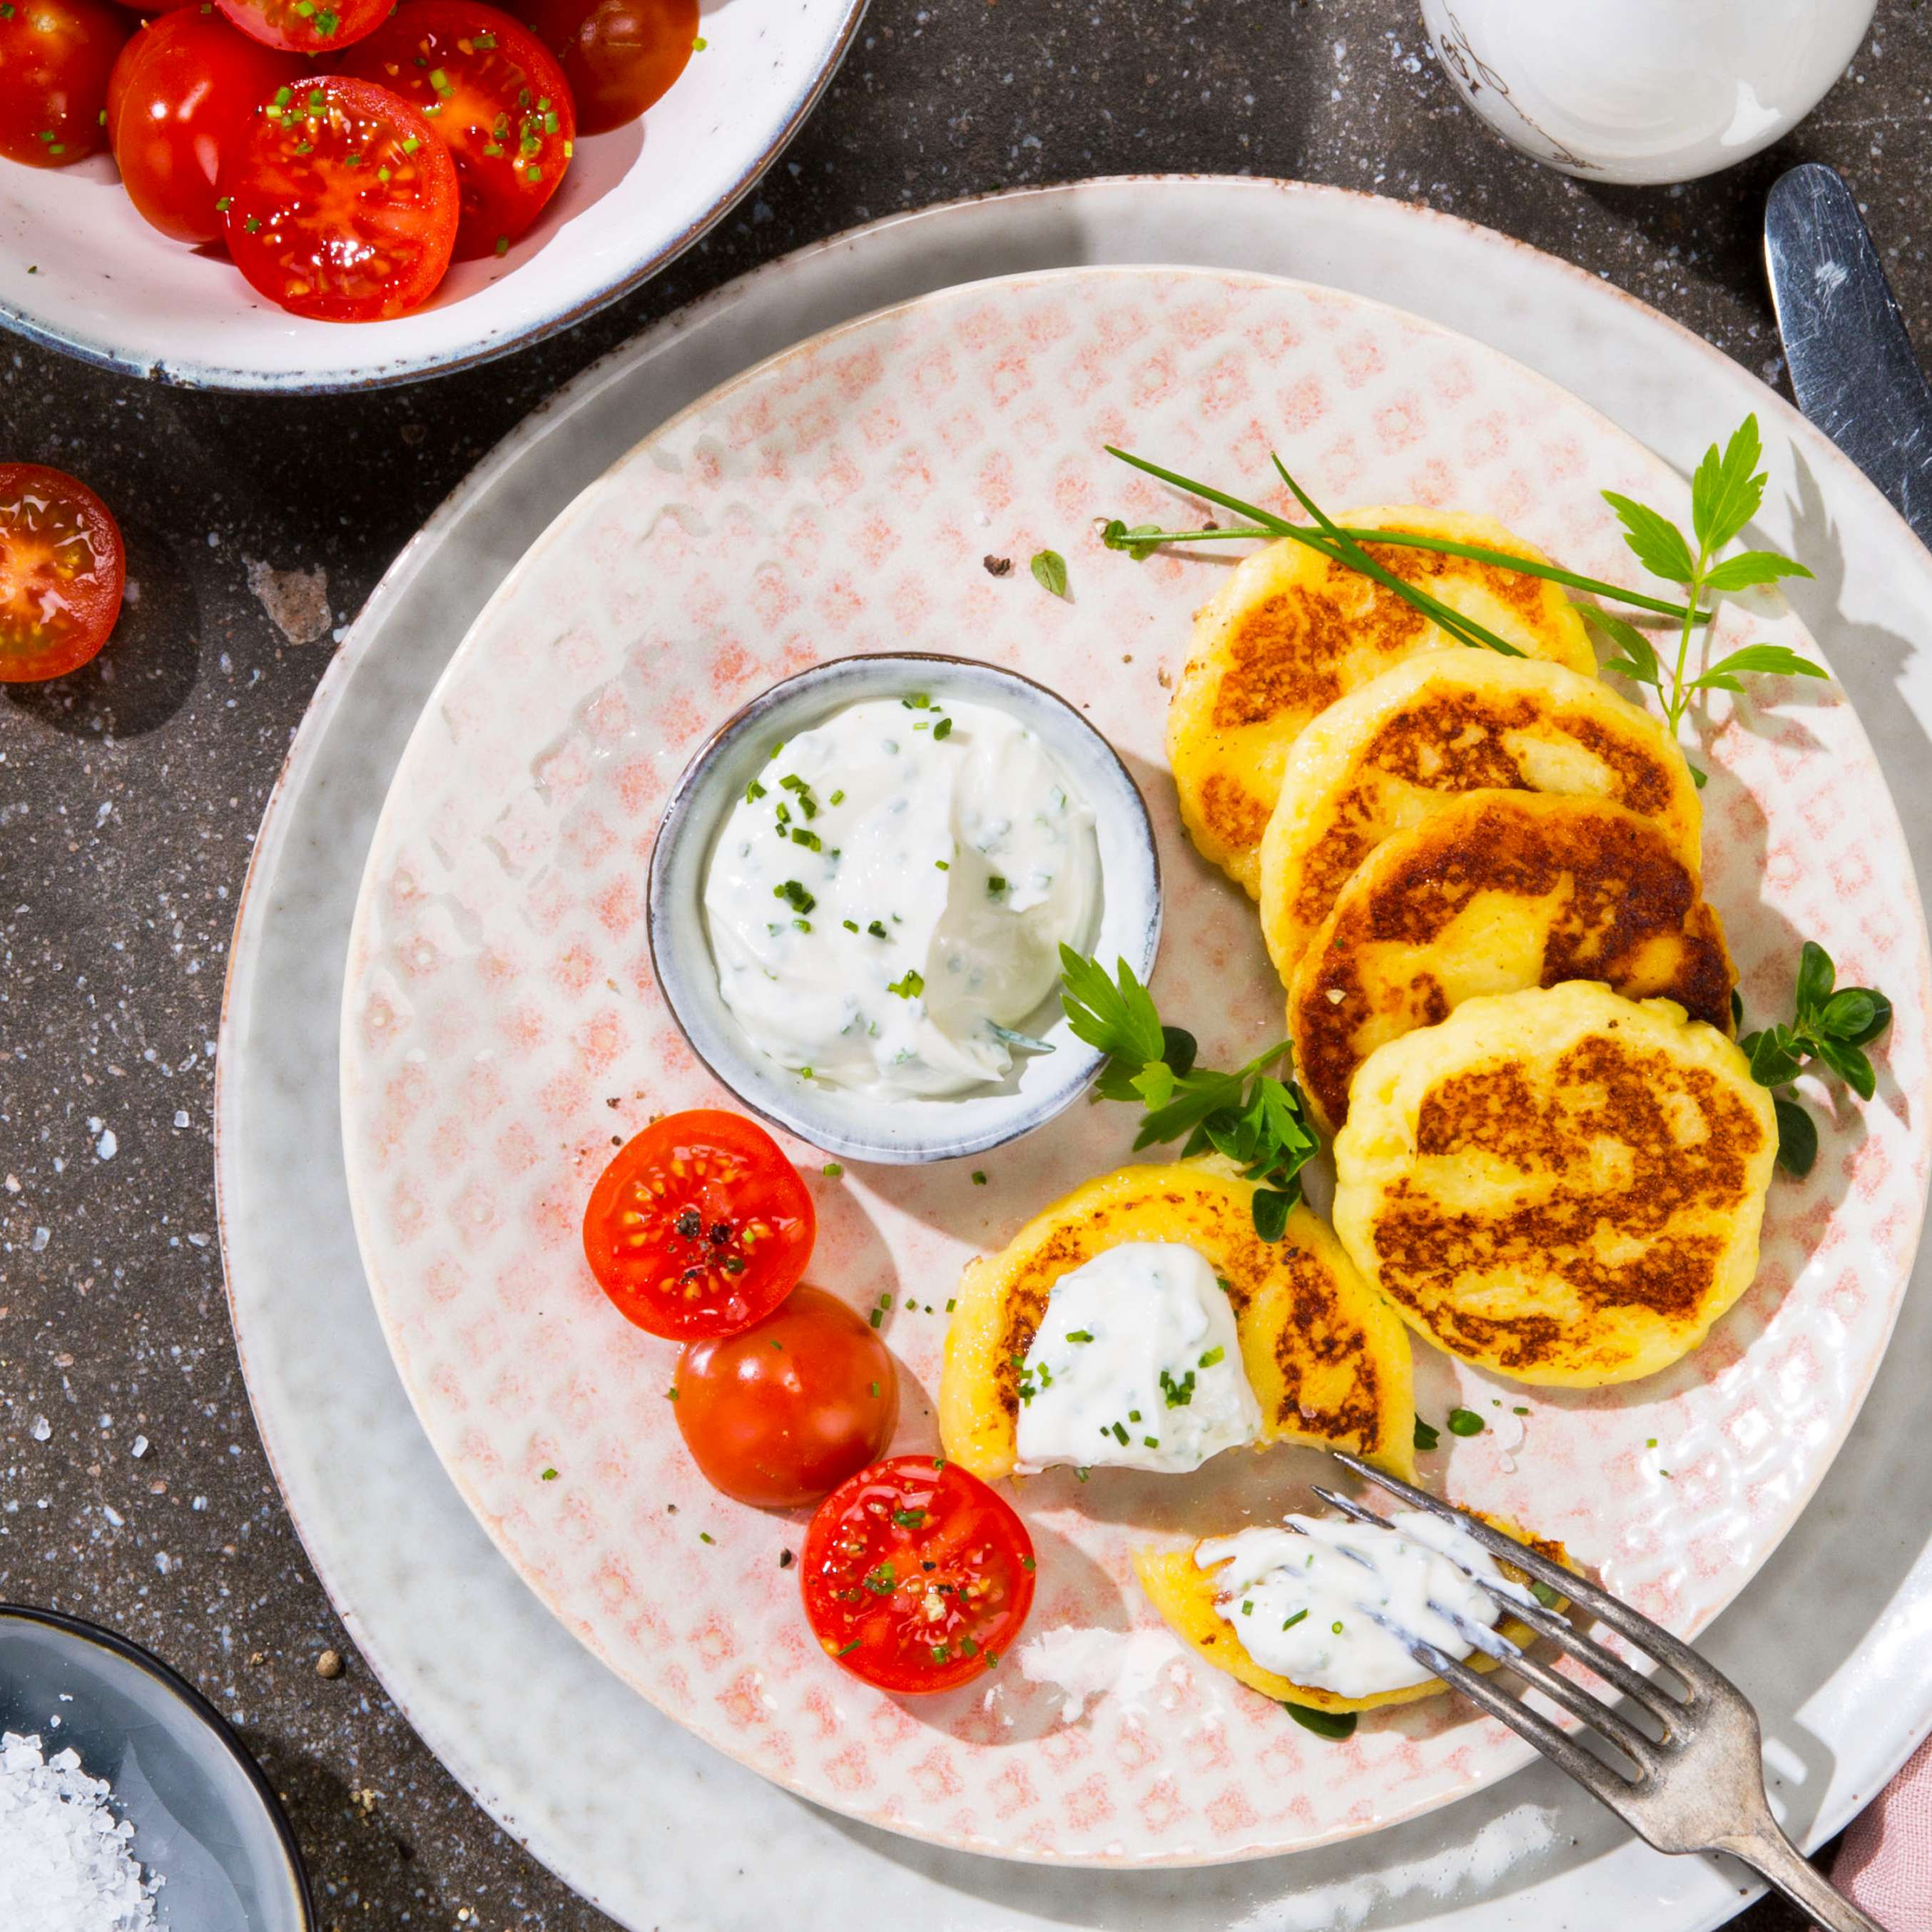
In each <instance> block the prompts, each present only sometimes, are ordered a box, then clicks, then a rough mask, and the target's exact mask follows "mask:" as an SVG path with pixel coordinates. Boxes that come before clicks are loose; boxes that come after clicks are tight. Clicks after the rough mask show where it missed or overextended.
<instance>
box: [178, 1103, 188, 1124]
mask: <svg viewBox="0 0 1932 1932" xmlns="http://www.w3.org/2000/svg"><path fill="white" fill-rule="evenodd" d="M175 1126H176V1127H186V1126H187V1109H186V1108H185V1107H177V1108H176V1109H175Z"/></svg>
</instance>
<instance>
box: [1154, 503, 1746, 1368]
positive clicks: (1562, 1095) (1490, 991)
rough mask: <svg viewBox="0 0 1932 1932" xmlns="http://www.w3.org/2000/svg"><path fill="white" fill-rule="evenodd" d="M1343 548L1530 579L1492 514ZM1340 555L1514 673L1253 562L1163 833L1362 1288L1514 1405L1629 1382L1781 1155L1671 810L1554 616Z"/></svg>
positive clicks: (1331, 581) (1703, 1312)
mask: <svg viewBox="0 0 1932 1932" xmlns="http://www.w3.org/2000/svg"><path fill="white" fill-rule="evenodd" d="M1340 521H1341V522H1342V523H1343V525H1344V526H1347V527H1353V528H1357V529H1362V528H1373V529H1385V530H1392V531H1404V532H1414V533H1415V534H1418V535H1427V536H1432V537H1437V538H1448V539H1451V540H1453V541H1460V542H1463V543H1466V544H1480V545H1484V546H1487V547H1490V548H1492V549H1496V550H1508V551H1509V552H1511V553H1513V554H1516V555H1520V556H1524V557H1526V558H1529V559H1534V560H1537V561H1542V560H1544V559H1542V558H1541V554H1540V553H1538V551H1536V550H1535V549H1534V548H1533V547H1532V546H1530V545H1529V544H1526V543H1524V542H1523V541H1521V540H1520V538H1517V537H1515V536H1514V535H1512V534H1511V532H1509V531H1508V530H1507V529H1504V528H1503V527H1502V526H1501V525H1500V524H1498V523H1495V522H1493V520H1490V519H1488V518H1486V517H1471V516H1464V515H1458V514H1446V513H1441V512H1436V511H1426V510H1418V509H1415V508H1369V509H1361V510H1356V511H1350V512H1349V513H1348V514H1346V516H1345V517H1342V518H1341V519H1340ZM1369 549H1370V553H1371V555H1372V556H1374V557H1375V559H1376V561H1377V562H1379V563H1380V564H1381V565H1382V566H1383V567H1384V568H1385V569H1387V570H1388V571H1391V572H1392V573H1394V574H1399V575H1400V576H1401V577H1403V578H1404V579H1405V580H1406V581H1409V582H1412V583H1418V585H1420V586H1422V587H1424V588H1426V589H1427V590H1428V591H1429V592H1430V593H1431V594H1432V595H1433V596H1434V597H1436V598H1437V599H1439V601H1442V602H1443V603H1445V604H1448V605H1449V606H1450V607H1451V608H1453V609H1454V610H1458V611H1460V612H1461V613H1463V614H1465V615H1467V616H1471V617H1474V618H1475V619H1478V620H1480V621H1481V622H1482V623H1484V625H1487V626H1488V627H1489V628H1490V629H1491V630H1492V631H1495V632H1496V634H1498V635H1499V636H1501V637H1503V638H1505V639H1506V640H1508V642H1510V643H1512V644H1513V645H1514V646H1516V647H1517V649H1519V650H1520V651H1521V652H1523V655H1522V656H1521V657H1506V656H1504V655H1502V654H1501V653H1499V652H1493V651H1489V650H1482V649H1472V648H1471V647H1469V646H1466V645H1464V644H1463V643H1460V642H1458V641H1457V640H1454V639H1453V638H1451V637H1449V636H1448V635H1447V634H1445V632H1443V631H1442V630H1441V629H1439V628H1438V627H1437V626H1436V625H1435V624H1433V622H1430V620H1429V619H1427V617H1426V616H1424V614H1423V613H1421V612H1420V611H1418V610H1416V609H1415V608H1414V607H1412V606H1411V605H1410V604H1407V603H1406V602H1405V601H1403V600H1402V599H1401V598H1398V597H1397V596H1396V595H1394V593H1392V592H1390V591H1388V590H1387V589H1384V588H1383V587H1382V586H1380V585H1379V584H1378V583H1376V582H1375V581H1374V580H1372V579H1371V578H1369V577H1365V576H1363V575H1361V574H1357V573H1355V572H1354V571H1349V570H1348V569H1346V568H1343V567H1342V566H1340V565H1336V564H1333V563H1331V562H1330V561H1329V560H1328V559H1327V558H1326V557H1325V556H1322V554H1320V553H1318V552H1317V551H1316V550H1313V549H1311V548H1310V547H1307V546H1305V545H1303V544H1298V543H1295V542H1293V541H1287V540H1284V541H1280V542H1277V543H1275V544H1271V545H1269V546H1268V547H1267V548H1265V549H1264V550H1259V551H1258V552H1256V553H1255V554H1253V556H1250V557H1248V558H1247V559H1245V560H1244V562H1242V563H1241V564H1240V565H1238V567H1237V568H1235V570H1234V571H1232V573H1231V574H1230V577H1229V581H1228V582H1227V583H1226V585H1225V586H1223V589H1222V590H1221V591H1220V594H1219V595H1217V596H1216V597H1215V598H1214V601H1212V602H1211V604H1208V606H1207V607H1205V609H1204V610H1202V612H1201V613H1200V614H1199V617H1198V619H1196V631H1195V637H1194V642H1193V655H1192V657H1191V658H1190V662H1189V664H1188V666H1187V670H1186V672H1185V673H1184V676H1183V678H1182V679H1181V683H1180V685H1179V687H1178V689H1177V691H1176V692H1175V698H1174V703H1173V708H1172V713H1171V715H1170V718H1169V733H1168V748H1169V755H1170V758H1171V760H1172V765H1173V769H1174V775H1175V784H1176V785H1177V787H1178V790H1179V793H1180V799H1181V813H1182V816H1183V818H1184V820H1185V822H1186V823H1187V828H1188V830H1189V832H1190V834H1191V835H1192V836H1193V839H1194V841H1195V843H1196V844H1197V845H1198V846H1199V848H1200V850H1202V853H1204V854H1205V856H1207V857H1208V858H1209V859H1211V860H1212V861H1213V862H1214V863H1216V864H1217V865H1220V866H1221V867H1222V868H1223V870H1225V871H1226V872H1227V873H1228V874H1229V877H1232V878H1233V879H1235V880H1237V881H1238V883H1240V884H1241V885H1242V886H1244V887H1245V888H1246V889H1247V891H1248V892H1250V894H1251V895H1253V897H1255V898H1256V899H1257V900H1258V901H1259V905H1260V910H1261V916H1262V927H1263V930H1264V932H1265V935H1266V937H1267V941H1268V950H1269V952H1270V953H1271V956H1273V959H1274V964H1275V966H1276V968H1277V970H1278V971H1280V974H1281V978H1282V983H1283V986H1285V987H1286V989H1287V1004H1288V1031H1289V1035H1290V1037H1292V1040H1293V1042H1294V1048H1295V1067H1296V1071H1297V1074H1298V1078H1299V1079H1300V1081H1301V1085H1302V1088H1303V1090H1304V1093H1305V1094H1306V1095H1307V1099H1308V1101H1309V1103H1310V1109H1311V1111H1312V1112H1313V1114H1314V1115H1315V1116H1316V1119H1317V1121H1319V1124H1321V1125H1322V1127H1325V1129H1327V1130H1328V1131H1329V1132H1331V1133H1333V1134H1334V1136H1335V1144H1334V1153H1335V1162H1336V1168H1337V1191H1336V1196H1335V1206H1334V1220H1335V1231H1336V1233H1337V1235H1338V1236H1339V1237H1340V1241H1341V1244H1342V1246H1343V1248H1344V1249H1345V1250H1346V1253H1347V1254H1348V1256H1349V1259H1351V1260H1352V1262H1353V1263H1354V1264H1355V1267H1356V1268H1358V1269H1359V1270H1360V1271H1361V1273H1362V1274H1364V1276H1366V1277H1367V1279H1368V1280H1369V1281H1370V1282H1371V1283H1373V1284H1374V1285H1375V1286H1377V1287H1379V1289H1381V1290H1382V1292H1383V1294H1384V1295H1386V1296H1387V1297H1388V1298H1389V1300H1390V1301H1391V1302H1392V1303H1393V1304H1394V1306H1395V1307H1396V1308H1397V1310H1398V1311H1399V1312H1400V1314H1401V1316H1402V1317H1403V1319H1404V1320H1405V1321H1406V1322H1408V1323H1409V1325H1410V1327H1411V1328H1413V1329H1414V1330H1415V1331H1417V1332H1418V1333H1419V1334H1423V1335H1424V1336H1427V1337H1428V1338H1429V1339H1430V1340H1432V1341H1433V1342H1435V1343H1437V1344H1438V1345H1439V1346H1440V1347H1442V1348H1443V1349H1447V1350H1448V1351H1449V1352H1451V1353H1452V1354H1454V1355H1459V1356H1461V1357H1463V1358H1465V1359H1466V1360H1467V1361H1472V1362H1475V1363H1479V1364H1483V1365H1484V1366H1485V1367H1489V1368H1492V1369H1496V1370H1501V1371H1502V1373H1505V1374H1507V1375H1509V1376H1514V1377H1516V1378H1517V1379H1520V1380H1521V1381H1523V1382H1533V1383H1540V1384H1544V1385H1564V1386H1570V1387H1591V1386H1596V1385H1602V1384H1606V1383H1611V1382H1627V1381H1629V1380H1631V1379H1634V1378H1636V1377H1637V1376H1647V1375H1651V1374H1653V1373H1655V1372H1656V1371H1657V1370H1659V1369H1661V1368H1663V1367H1665V1366H1666V1365H1667V1364H1669V1363H1670V1362H1673V1361H1676V1360H1677V1359H1678V1358H1680V1357H1681V1356H1682V1355H1685V1354H1686V1353H1688V1352H1689V1351H1690V1350H1691V1349H1694V1348H1695V1347H1696V1346H1697V1344H1698V1343H1699V1342H1700V1340H1702V1339H1703V1337H1704V1335H1705V1334H1706V1332H1707V1331H1708V1330H1709V1328H1710V1326H1711V1325H1712V1322H1715V1320H1716V1319H1718V1316H1721V1314H1722V1313H1724V1310H1726V1309H1727V1308H1728V1307H1730V1305H1731V1304H1732V1303H1733V1301H1736V1299H1737V1298H1738V1296H1739V1295H1741V1294H1742V1292H1744V1290H1745V1288H1746V1287H1747V1286H1748V1285H1749V1283H1750V1281H1751V1277H1752V1275H1753V1274H1754V1272H1755V1271H1756V1268H1757V1246H1758V1234H1759V1229H1760V1223H1761V1221H1762V1220H1763V1208H1764V1199H1765V1194H1766V1190H1767V1188H1768V1187H1769V1184H1770V1179H1771V1174H1772V1166H1773V1163H1774V1160H1775V1156H1776V1148H1777V1132H1776V1127H1775V1119H1774V1116H1773V1113H1772V1103H1771V1097H1770V1096H1769V1094H1768V1093H1766V1091H1765V1090H1764V1089H1763V1088H1760V1087H1759V1086H1757V1085H1756V1083H1755V1082H1754V1081H1753V1080H1752V1079H1751V1074H1750V1071H1749V1069H1748V1066H1747V1064H1746V1063H1745V1058H1744V1056H1743V1055H1742V1054H1741V1053H1740V1052H1739V1051H1738V1049H1737V1048H1736V1046H1735V1045H1734V1044H1733V1042H1732V1040H1731V1038H1730V1034H1731V1031H1732V1027H1733V1008H1732V989H1733V984H1734V983H1735V980H1736V970H1735V968H1733V965H1732V963H1731V959H1730V954H1729V953H1728V952H1727V950H1726V948H1725V944H1724V930H1723V928H1722V926H1721V924H1720V922H1719V921H1718V916H1717V914H1716V913H1715V911H1714V910H1712V908H1711V907H1709V905H1707V904H1706V903H1705V901H1704V899H1703V894H1702V876H1701V875H1702V864H1701V853H1700V822H1701V814H1700V808H1699V804H1698V798H1697V788H1696V786H1695V784H1694V782H1693V780H1692V778H1691V772H1690V769H1689V767H1688V766H1687V764H1686V763H1685V760H1684V757H1683V754H1682V753H1681V752H1680V751H1679V749H1678V748H1677V746H1676V744H1675V743H1674V742H1673V740H1672V739H1670V737H1669V736H1667V735H1666V733H1665V731H1664V727H1662V725H1661V724H1659V723H1658V721H1656V720H1655V718H1652V716H1651V715H1649V713H1648V712H1645V711H1643V710H1641V709H1639V708H1638V707H1637V706H1635V705H1634V704H1632V703H1629V702H1628V701H1627V700H1625V699H1624V698H1622V697H1619V696H1618V695H1617V694H1616V693H1615V692H1613V691H1611V690H1610V689H1609V688H1607V686H1606V685H1604V684H1602V683H1601V682H1599V681H1598V678H1597V676H1596V672H1595V657H1594V655H1593V653H1592V650H1591V648H1590V643H1589V636H1588V633H1587V632H1586V630H1585V628H1584V626H1583V623H1582V622H1581V621H1580V618H1579V616H1578V614H1577V611H1576V610H1575V608H1574V607H1573V605H1572V604H1571V602H1570V601H1569V597H1568V592H1566V591H1565V589H1563V588H1562V586H1560V585H1558V584H1556V583H1552V582H1550V581H1549V580H1546V579H1543V578H1539V577H1533V576H1528V575H1523V574H1519V573H1517V572H1515V571H1509V570H1506V569H1505V568H1502V567H1500V566H1499V565H1494V564H1491V563H1486V562H1477V561H1473V560H1471V559H1465V558H1462V557H1459V556H1454V555H1451V554H1448V553H1443V552H1440V551H1434V550H1420V549H1415V548H1413V547H1407V546H1399V545H1395V544H1380V545H1378V544H1371V545H1370V546H1369Z"/></svg>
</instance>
